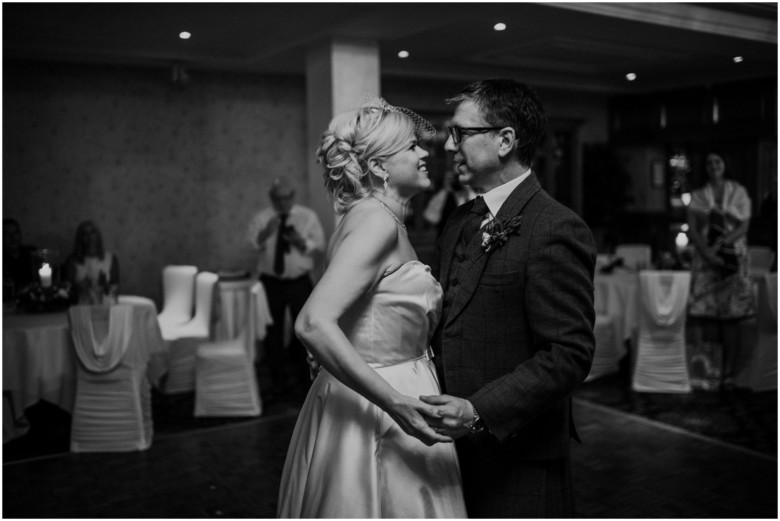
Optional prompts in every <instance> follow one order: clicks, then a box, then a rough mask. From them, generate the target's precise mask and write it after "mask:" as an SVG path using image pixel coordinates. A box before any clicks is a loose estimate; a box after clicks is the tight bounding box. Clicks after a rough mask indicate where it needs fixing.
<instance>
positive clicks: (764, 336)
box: [734, 273, 778, 391]
mask: <svg viewBox="0 0 780 521" xmlns="http://www.w3.org/2000/svg"><path fill="white" fill-rule="evenodd" d="M755 327H756V330H755V336H747V335H745V336H744V337H743V338H748V339H754V341H748V342H744V343H743V344H742V345H741V346H740V353H739V360H740V363H738V366H737V371H736V375H735V376H734V383H735V385H736V386H737V387H745V388H748V389H751V390H753V391H769V390H773V389H777V349H778V346H777V273H767V274H765V275H764V276H763V277H762V278H761V280H759V283H758V306H757V316H756V320H755Z"/></svg>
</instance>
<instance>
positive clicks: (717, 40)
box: [2, 2, 777, 93]
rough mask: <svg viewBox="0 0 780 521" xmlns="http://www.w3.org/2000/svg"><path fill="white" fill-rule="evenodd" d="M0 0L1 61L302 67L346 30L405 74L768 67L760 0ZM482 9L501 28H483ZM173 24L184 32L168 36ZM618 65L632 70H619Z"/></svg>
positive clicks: (675, 77) (659, 82)
mask: <svg viewBox="0 0 780 521" xmlns="http://www.w3.org/2000/svg"><path fill="white" fill-rule="evenodd" d="M2 10H3V57H4V60H6V59H23V60H53V61H68V62H78V63H101V64H120V65H135V66H151V67H171V66H173V65H176V64H178V65H182V66H184V67H185V68H187V69H189V70H193V71H194V70H211V71H237V72H257V73H271V74H301V75H303V74H305V68H306V53H307V50H308V49H311V48H313V47H316V46H321V45H325V44H327V42H328V41H330V40H331V39H334V38H339V39H344V38H348V39H353V38H355V39H365V40H369V41H371V40H374V41H376V42H378V45H379V49H380V63H381V73H382V75H383V77H388V78H390V77H393V78H401V79H408V80H410V81H411V80H414V79H419V78H436V79H446V80H458V81H470V80H473V79H477V78H484V77H497V76H510V77H515V78H517V79H520V80H521V81H524V82H526V83H529V84H532V85H537V86H544V87H553V88H562V89H570V90H580V91H598V92H606V93H621V92H640V91H648V90H658V89H668V88H679V87H687V86H697V85H704V84H711V83H722V82H729V81H736V80H744V79H752V78H764V77H776V76H777V4H776V3H774V2H771V3H656V2H654V3H624V2H611V3H580V2H575V3H525V2H511V3H507V2H500V3H479V4H477V3H460V2H436V3H374V2H368V3H329V2H325V3H323V2H320V3H290V2H286V3H265V2H252V3H35V2H33V3H17V2H3V5H2ZM496 22H503V23H505V24H506V25H507V29H506V30H505V31H501V32H497V31H494V30H493V25H494V24H495V23H496ZM182 30H187V31H189V32H191V33H192V38H190V39H189V40H181V39H179V37H178V34H179V32H180V31H182ZM400 50H407V51H409V53H410V57H409V58H407V59H401V58H398V56H397V53H398V51H400ZM736 55H740V56H743V57H744V61H743V62H742V63H739V64H735V63H734V62H733V60H732V58H733V57H734V56H736ZM629 72H634V73H636V74H637V80H636V81H634V82H628V81H626V79H625V74H626V73H629Z"/></svg>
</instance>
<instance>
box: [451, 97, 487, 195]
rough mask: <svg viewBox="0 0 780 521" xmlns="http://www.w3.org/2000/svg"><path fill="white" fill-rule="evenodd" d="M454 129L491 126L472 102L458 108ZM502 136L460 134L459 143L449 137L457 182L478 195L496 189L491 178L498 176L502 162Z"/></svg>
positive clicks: (482, 133)
mask: <svg viewBox="0 0 780 521" xmlns="http://www.w3.org/2000/svg"><path fill="white" fill-rule="evenodd" d="M452 126H453V127H460V128H461V129H468V128H472V127H489V126H490V125H489V124H488V123H487V122H486V121H485V119H484V118H483V117H482V113H481V111H480V109H479V107H478V106H477V104H476V103H474V102H473V101H464V102H462V103H461V104H460V105H458V107H457V108H456V109H455V114H454V115H453V116H452ZM499 143H500V135H499V134H498V133H497V132H492V131H491V132H478V133H477V132H469V131H468V130H464V131H462V132H461V139H460V143H455V141H454V140H453V139H452V136H450V137H449V138H447V142H446V143H445V144H444V149H445V150H447V151H448V152H452V153H453V154H454V157H453V162H454V166H455V170H456V172H457V173H458V179H459V180H460V181H461V182H462V183H464V184H467V185H470V186H471V187H472V188H474V189H475V190H477V191H479V192H484V191H487V190H489V189H490V188H493V186H492V185H493V182H492V179H493V178H494V177H497V172H498V171H499V167H500V163H499V161H498V146H499Z"/></svg>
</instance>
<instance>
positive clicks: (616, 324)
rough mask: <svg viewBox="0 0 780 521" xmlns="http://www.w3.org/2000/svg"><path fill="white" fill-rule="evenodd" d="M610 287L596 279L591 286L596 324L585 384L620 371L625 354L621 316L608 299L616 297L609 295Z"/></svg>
mask: <svg viewBox="0 0 780 521" xmlns="http://www.w3.org/2000/svg"><path fill="white" fill-rule="evenodd" d="M610 289H611V286H610V285H609V284H607V283H606V282H604V281H603V280H598V279H596V280H595V281H594V284H593V290H594V307H595V310H596V323H595V325H594V327H593V333H594V335H595V337H596V351H595V353H594V354H593V363H592V365H591V367H590V372H589V373H588V376H587V378H585V381H586V382H589V381H591V380H594V379H596V378H599V377H601V376H606V375H608V374H613V373H617V372H618V371H619V369H620V360H621V359H622V358H623V357H624V356H625V354H626V347H625V344H624V343H623V338H622V335H621V331H622V328H621V324H620V319H621V315H620V314H619V313H617V312H616V306H615V305H614V304H615V303H614V302H611V301H610V299H616V298H617V296H616V295H611V294H610Z"/></svg>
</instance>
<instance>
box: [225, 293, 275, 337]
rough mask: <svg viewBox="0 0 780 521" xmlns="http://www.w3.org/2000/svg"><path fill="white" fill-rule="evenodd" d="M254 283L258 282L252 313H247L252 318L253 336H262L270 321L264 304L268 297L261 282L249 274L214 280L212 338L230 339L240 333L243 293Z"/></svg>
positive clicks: (268, 309)
mask: <svg viewBox="0 0 780 521" xmlns="http://www.w3.org/2000/svg"><path fill="white" fill-rule="evenodd" d="M255 284H260V287H259V291H258V292H257V295H256V299H257V300H256V304H257V306H256V313H255V314H254V316H252V317H249V318H250V319H251V320H254V321H255V324H254V326H255V327H254V329H255V337H256V339H257V340H263V339H264V338H265V336H266V328H267V327H268V326H269V325H271V324H272V323H273V321H272V319H271V311H270V307H269V305H268V297H267V296H266V293H265V289H264V288H263V285H262V283H259V282H258V281H257V280H255V279H252V278H246V279H241V280H220V281H219V282H218V283H217V289H218V291H217V292H216V294H217V302H216V305H215V312H214V325H213V334H212V340H232V339H234V338H236V337H237V336H238V335H239V334H240V333H241V331H240V328H241V326H242V324H244V323H245V320H244V319H245V318H246V314H247V313H248V312H249V310H248V309H246V302H247V301H246V299H245V298H244V296H245V293H246V292H249V291H251V290H252V287H253V286H254V285H255Z"/></svg>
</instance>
